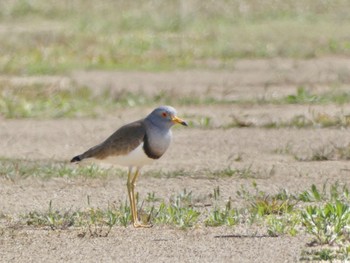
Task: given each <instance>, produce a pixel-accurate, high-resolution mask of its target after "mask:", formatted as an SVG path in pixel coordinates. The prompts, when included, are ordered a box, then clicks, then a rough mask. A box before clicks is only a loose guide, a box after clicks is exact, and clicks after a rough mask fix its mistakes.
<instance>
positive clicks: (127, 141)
mask: <svg viewBox="0 0 350 263" xmlns="http://www.w3.org/2000/svg"><path fill="white" fill-rule="evenodd" d="M145 134H146V130H145V127H144V124H143V122H142V120H139V121H135V122H132V123H130V124H127V125H125V126H122V127H121V128H119V129H118V130H117V131H116V132H114V133H113V134H112V135H111V136H109V137H108V138H107V139H106V140H105V141H104V142H103V143H101V144H98V145H96V146H94V147H92V148H90V149H89V150H87V151H86V152H85V153H83V154H82V155H80V159H85V158H90V157H93V158H96V159H104V158H106V157H108V156H116V155H125V154H127V153H128V152H130V151H132V150H134V149H135V148H136V147H137V146H139V145H140V144H141V143H142V142H143V139H144V137H145Z"/></svg>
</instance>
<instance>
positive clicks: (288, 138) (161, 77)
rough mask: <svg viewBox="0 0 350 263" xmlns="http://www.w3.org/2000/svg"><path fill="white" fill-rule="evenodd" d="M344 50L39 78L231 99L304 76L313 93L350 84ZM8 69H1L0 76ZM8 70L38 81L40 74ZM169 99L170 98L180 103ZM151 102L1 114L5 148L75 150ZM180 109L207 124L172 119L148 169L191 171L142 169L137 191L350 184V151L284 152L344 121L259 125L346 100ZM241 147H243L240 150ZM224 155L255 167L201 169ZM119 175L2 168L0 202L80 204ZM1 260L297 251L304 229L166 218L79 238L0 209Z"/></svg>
mask: <svg viewBox="0 0 350 263" xmlns="http://www.w3.org/2000/svg"><path fill="white" fill-rule="evenodd" d="M349 71H350V60H349V59H345V58H337V57H330V58H322V59H310V60H304V61H298V60H288V59H275V60H244V61H239V62H237V63H236V64H235V66H234V67H233V68H232V69H231V70H225V71H222V70H213V71H207V70H194V71H176V72H166V73H165V72H161V73H143V72H99V71H89V72H83V71H79V72H73V73H72V74H71V75H70V76H68V77H67V76H66V77H61V78H60V77H52V78H51V79H50V78H49V77H46V78H44V80H45V81H48V82H50V81H58V82H62V87H63V88H64V86H65V83H67V82H70V81H74V82H77V83H79V84H82V85H87V86H89V87H91V88H93V89H94V90H96V92H98V90H99V89H103V88H105V87H110V88H111V89H113V90H115V91H116V92H118V91H120V90H129V91H133V92H143V93H147V94H155V93H158V92H159V91H160V90H162V91H164V92H168V93H170V94H176V95H184V96H186V95H189V94H191V95H192V96H198V97H201V96H211V97H217V98H223V97H225V98H230V99H237V100H249V99H262V98H265V99H267V98H281V97H283V96H286V95H289V94H295V92H296V89H297V88H298V87H299V86H300V85H307V87H308V88H310V89H311V91H312V92H313V93H320V92H327V91H329V90H332V89H333V85H332V84H333V83H340V84H339V85H338V89H343V90H348V89H349V88H350V87H349V83H350V77H349V75H347V74H346V72H349ZM3 77H5V76H3ZM9 80H10V81H33V82H35V81H40V78H38V77H32V78H30V77H28V78H26V79H25V78H18V77H17V78H16V77H13V78H11V77H9ZM175 106H176V105H175ZM152 108H153V106H145V107H131V108H123V109H120V110H118V112H115V113H113V114H106V115H105V116H103V117H101V118H97V119H96V118H94V119H89V118H83V119H55V120H52V119H49V120H45V119H43V120H42V119H39V120H38V119H15V120H7V119H1V120H0V138H1V139H0V148H1V149H2V151H1V157H4V158H15V159H20V160H21V159H25V160H52V161H63V162H68V161H69V160H70V159H71V157H72V156H74V155H76V154H78V153H80V152H82V151H83V150H85V149H87V148H88V147H90V146H93V145H95V144H96V143H99V142H100V141H101V140H103V139H105V138H106V137H107V136H108V135H109V134H111V133H112V132H113V131H114V130H115V129H117V128H118V127H120V126H121V125H123V124H125V123H127V122H129V121H132V120H136V119H139V118H141V117H143V116H145V115H146V114H148V113H149V112H150V111H151V110H152ZM176 108H177V111H178V114H179V116H180V117H184V118H185V119H186V117H187V118H192V116H209V117H210V119H211V120H212V123H211V125H212V126H211V127H208V128H202V127H192V128H185V127H176V128H175V129H173V135H174V139H173V142H172V145H171V147H170V149H169V150H168V152H167V153H166V154H165V156H164V157H163V158H161V159H160V160H159V161H158V162H156V163H155V164H154V165H152V166H149V167H145V169H144V171H148V172H152V171H155V172H156V171H159V170H162V171H176V170H180V169H181V170H184V171H186V172H187V174H189V176H180V177H174V178H172V177H171V178H158V177H152V176H147V177H142V176H141V177H140V179H139V181H138V185H137V191H138V192H139V193H140V195H141V196H146V194H147V193H149V192H153V191H154V192H156V194H157V195H158V196H159V197H161V198H169V196H170V195H171V194H177V193H179V192H181V191H182V190H183V189H184V188H186V189H187V190H188V191H192V192H193V193H194V195H197V196H200V195H207V194H208V193H211V192H212V191H213V189H214V188H215V187H218V186H219V187H220V190H221V194H222V196H223V199H225V200H228V199H229V198H231V199H232V200H233V205H234V206H239V205H240V204H239V202H241V201H240V200H238V199H237V198H236V191H237V190H239V189H240V187H241V186H242V185H243V186H245V187H247V188H249V187H251V186H252V182H253V181H255V182H256V183H257V185H258V186H259V189H261V190H263V191H266V192H267V193H271V194H273V193H276V192H278V191H279V190H280V189H286V190H288V191H289V192H292V193H293V192H298V191H300V190H306V189H309V188H310V186H311V185H312V184H316V185H318V186H322V185H323V184H324V183H325V182H336V181H339V182H341V183H345V184H347V185H348V186H349V187H350V176H349V175H350V163H349V162H348V161H341V160H333V161H322V162H303V161H297V160H296V159H295V158H294V157H293V156H292V155H290V154H284V153H280V151H278V150H280V149H284V148H286V147H287V146H288V145H290V146H291V148H292V149H291V151H293V152H294V153H295V154H297V155H299V156H308V155H309V154H310V152H312V150H314V149H315V148H317V147H321V146H324V145H332V144H335V145H338V146H344V145H347V144H348V143H349V142H350V135H349V131H348V129H340V128H315V127H313V128H302V129H297V128H278V129H267V128H264V127H260V126H259V125H261V124H264V123H268V122H271V121H287V120H290V119H292V118H293V117H294V116H296V115H300V114H304V115H306V116H310V115H312V114H313V113H314V112H317V113H327V114H338V113H343V114H350V106H349V105H330V104H325V105H314V106H310V105H290V104H289V105H283V104H282V105H272V104H261V105H260V104H253V105H250V106H247V105H246V104H242V105H240V104H234V105H229V104H214V105H208V106H207V105H198V106H176ZM232 116H236V117H244V119H245V120H248V121H250V122H252V123H254V124H256V125H254V126H252V127H242V128H239V127H235V128H226V129H224V128H222V127H223V126H224V125H225V124H227V123H229V122H230V121H231V120H232ZM237 156H240V158H239V160H238V159H237ZM227 167H231V168H237V169H242V168H245V167H251V169H252V170H253V171H256V172H257V174H258V175H257V176H256V177H254V178H237V177H235V176H233V177H220V178H215V177H214V178H213V177H210V178H208V177H207V176H206V174H207V173H208V171H216V170H222V169H225V168H227ZM125 183H126V178H121V177H119V176H117V177H107V178H101V179H98V178H97V179H96V178H93V179H87V178H52V179H49V180H42V179H38V178H31V177H28V178H16V179H15V180H9V179H8V178H6V177H2V178H0V196H1V199H0V213H2V214H5V215H10V216H13V217H16V216H18V215H21V214H24V213H27V212H30V211H37V210H38V211H40V210H45V209H47V207H48V202H49V200H52V203H53V204H54V206H55V207H56V208H58V209H68V208H72V209H80V208H84V207H86V206H87V196H90V200H91V203H92V205H93V206H96V207H101V208H103V207H107V205H108V204H109V203H113V202H120V201H121V200H126V198H127V192H126V187H125ZM0 231H2V234H1V235H0V248H1V249H0V261H1V262H44V261H45V262H62V261H66V262H298V261H299V259H300V254H301V251H302V250H303V248H304V247H305V245H306V244H307V243H308V242H310V237H308V236H304V235H297V236H296V237H290V236H288V235H286V236H279V237H269V236H268V235H267V234H266V231H264V230H263V229H258V228H255V227H251V226H249V225H238V226H234V227H216V228H215V227H205V226H201V227H196V228H194V229H188V230H180V229H176V228H172V227H166V226H154V227H153V228H150V229H134V228H133V227H131V226H129V227H127V228H124V227H114V228H113V229H112V231H111V233H110V234H109V235H108V237H100V238H87V237H85V238H80V237H78V236H77V231H76V230H62V231H51V230H46V229H35V228H30V227H27V228H19V229H15V228H14V229H12V228H11V229H9V228H6V227H4V225H2V223H1V221H0Z"/></svg>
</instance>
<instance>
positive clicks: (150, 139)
mask: <svg viewBox="0 0 350 263" xmlns="http://www.w3.org/2000/svg"><path fill="white" fill-rule="evenodd" d="M171 137H172V134H171V131H170V130H168V131H167V132H162V131H156V130H152V132H151V133H150V132H148V133H147V132H146V134H145V138H144V144H143V150H144V152H145V153H146V155H147V156H148V157H149V158H152V159H159V158H160V157H161V156H162V155H163V154H164V153H165V151H166V150H167V149H168V147H169V145H170V142H171Z"/></svg>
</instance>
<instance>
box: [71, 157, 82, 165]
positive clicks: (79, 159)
mask: <svg viewBox="0 0 350 263" xmlns="http://www.w3.org/2000/svg"><path fill="white" fill-rule="evenodd" d="M80 161H81V158H80V155H77V156H75V157H73V159H72V160H70V162H71V163H75V162H80Z"/></svg>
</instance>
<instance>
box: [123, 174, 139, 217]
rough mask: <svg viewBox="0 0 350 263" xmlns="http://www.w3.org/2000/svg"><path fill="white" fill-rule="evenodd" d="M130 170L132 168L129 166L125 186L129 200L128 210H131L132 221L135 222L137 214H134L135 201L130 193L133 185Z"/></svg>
mask: <svg viewBox="0 0 350 263" xmlns="http://www.w3.org/2000/svg"><path fill="white" fill-rule="evenodd" d="M131 172H132V168H129V172H128V181H127V183H126V186H127V188H128V196H129V202H130V210H131V216H132V221H133V222H136V220H137V215H136V214H135V207H134V204H135V202H134V196H133V195H132V192H133V186H132V179H131ZM135 216H136V218H135Z"/></svg>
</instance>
